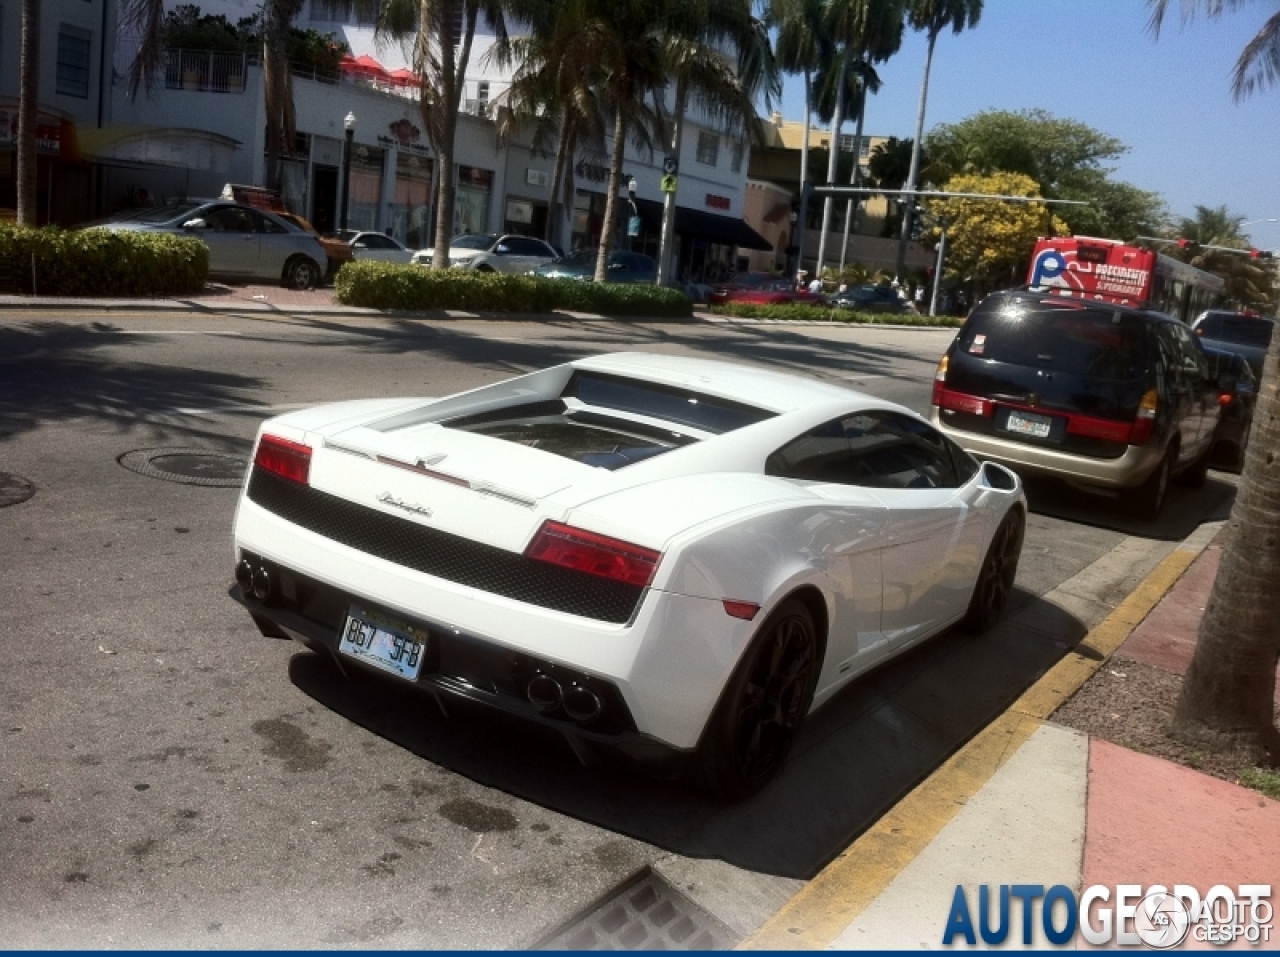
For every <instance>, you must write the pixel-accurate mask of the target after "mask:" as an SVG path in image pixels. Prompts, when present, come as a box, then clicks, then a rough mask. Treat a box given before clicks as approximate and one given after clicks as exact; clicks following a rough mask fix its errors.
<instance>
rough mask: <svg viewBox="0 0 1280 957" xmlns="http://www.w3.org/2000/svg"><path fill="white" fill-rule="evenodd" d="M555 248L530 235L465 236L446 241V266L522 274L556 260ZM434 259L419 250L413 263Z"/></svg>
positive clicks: (471, 234) (426, 250)
mask: <svg viewBox="0 0 1280 957" xmlns="http://www.w3.org/2000/svg"><path fill="white" fill-rule="evenodd" d="M559 255H560V254H559V253H558V252H557V251H556V248H555V247H554V246H552V245H551V244H550V243H546V242H543V241H542V240H541V239H534V238H533V237H532V236H515V235H507V236H499V235H495V234H493V233H466V234H464V235H462V236H454V237H453V239H451V240H449V265H450V266H453V267H455V268H458V269H473V270H475V271H476V272H502V273H510V274H512V275H522V274H524V273H527V272H530V271H531V270H533V269H536V268H537V267H538V266H542V265H545V264H546V263H549V262H551V261H552V260H553V259H556V258H558V257H559ZM434 258H435V256H434V252H433V250H431V249H420V250H418V252H416V253H415V254H414V257H413V261H414V262H415V263H419V264H421V265H424V266H429V265H431V262H432V260H433V259H434Z"/></svg>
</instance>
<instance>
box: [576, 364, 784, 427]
mask: <svg viewBox="0 0 1280 957" xmlns="http://www.w3.org/2000/svg"><path fill="white" fill-rule="evenodd" d="M562 394H563V396H564V397H565V398H574V399H577V400H579V401H580V402H582V403H584V404H585V405H590V406H594V407H596V408H601V409H615V410H617V411H619V412H630V413H632V414H633V415H644V416H649V417H650V418H654V419H662V420H663V421H664V422H671V423H675V424H678V425H688V426H692V427H693V428H695V429H699V430H701V431H703V432H711V433H713V434H715V435H719V434H720V433H722V432H732V431H733V430H734V429H740V428H742V427H743V426H745V425H752V424H754V423H756V422H762V421H764V420H765V419H768V418H772V417H773V414H774V413H772V412H770V411H768V410H767V409H758V408H756V407H755V406H750V405H743V404H741V403H738V402H733V401H730V400H729V399H721V398H717V397H716V396H713V395H707V394H705V393H702V392H694V391H692V390H690V389H678V388H674V387H671V386H664V385H658V384H656V383H653V382H645V381H642V380H640V379H624V378H622V377H620V376H608V375H601V374H599V373H596V372H575V373H574V374H573V378H572V379H570V380H569V384H568V385H567V386H566V387H565V390H564V392H563V393H562Z"/></svg>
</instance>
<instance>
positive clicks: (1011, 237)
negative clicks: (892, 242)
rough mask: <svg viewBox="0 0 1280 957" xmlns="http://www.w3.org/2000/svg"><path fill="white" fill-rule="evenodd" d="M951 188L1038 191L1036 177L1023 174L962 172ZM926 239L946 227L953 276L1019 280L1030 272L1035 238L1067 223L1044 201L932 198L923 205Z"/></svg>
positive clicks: (950, 182) (1000, 192) (1001, 192)
mask: <svg viewBox="0 0 1280 957" xmlns="http://www.w3.org/2000/svg"><path fill="white" fill-rule="evenodd" d="M944 188H945V189H946V190H947V191H949V192H957V193H988V194H995V195H1005V196H1039V195H1040V189H1039V187H1038V186H1037V184H1036V181H1035V180H1034V179H1032V178H1031V177H1030V176H1025V175H1023V174H1022V173H1005V172H996V173H989V174H962V175H959V176H955V177H952V178H951V179H950V180H948V181H947V182H946V183H945V184H944ZM922 205H923V206H924V212H925V223H926V224H927V225H926V230H925V233H924V237H923V238H924V240H925V241H926V242H928V243H931V244H935V245H936V243H937V241H938V237H939V234H940V232H941V229H942V227H943V226H944V225H945V227H946V230H947V260H946V262H947V265H946V270H947V273H948V274H949V275H954V276H958V277H959V278H960V279H962V280H969V279H974V280H977V281H978V282H979V283H982V284H990V283H1005V282H1016V281H1017V279H1018V278H1019V277H1020V276H1022V275H1025V273H1026V267H1027V263H1028V261H1029V260H1030V257H1031V249H1032V247H1033V246H1034V245H1035V241H1036V238H1037V237H1039V236H1044V235H1046V233H1052V234H1055V235H1062V234H1064V233H1066V232H1067V226H1066V224H1065V223H1064V222H1062V220H1060V219H1058V218H1057V217H1056V216H1052V215H1051V214H1050V212H1049V207H1048V206H1046V205H1045V204H1043V203H1015V202H1000V201H997V200H986V199H964V198H961V197H951V198H947V199H930V200H927V201H925V202H924V203H923V204H922Z"/></svg>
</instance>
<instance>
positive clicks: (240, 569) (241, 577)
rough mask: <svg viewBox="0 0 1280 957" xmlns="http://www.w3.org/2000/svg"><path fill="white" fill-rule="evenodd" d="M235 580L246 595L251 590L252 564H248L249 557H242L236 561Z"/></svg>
mask: <svg viewBox="0 0 1280 957" xmlns="http://www.w3.org/2000/svg"><path fill="white" fill-rule="evenodd" d="M236 582H237V584H239V586H240V590H241V591H243V592H244V593H245V595H246V596H248V595H249V594H251V593H252V591H253V566H252V565H250V564H249V559H247V558H242V559H240V561H238V562H236Z"/></svg>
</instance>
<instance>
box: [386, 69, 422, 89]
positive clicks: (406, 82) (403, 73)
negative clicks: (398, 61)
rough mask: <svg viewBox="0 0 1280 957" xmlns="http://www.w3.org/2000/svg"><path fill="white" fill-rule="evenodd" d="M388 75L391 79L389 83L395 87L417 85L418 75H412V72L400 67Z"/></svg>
mask: <svg viewBox="0 0 1280 957" xmlns="http://www.w3.org/2000/svg"><path fill="white" fill-rule="evenodd" d="M388 75H389V76H390V77H391V82H392V83H394V84H396V85H397V86H417V85H418V75H417V74H416V73H414V72H413V71H412V70H409V69H405V68H403V67H402V68H401V69H399V70H392V71H391V73H390V74H388Z"/></svg>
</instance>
